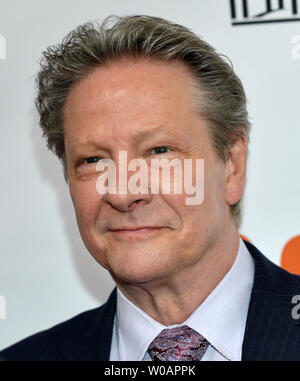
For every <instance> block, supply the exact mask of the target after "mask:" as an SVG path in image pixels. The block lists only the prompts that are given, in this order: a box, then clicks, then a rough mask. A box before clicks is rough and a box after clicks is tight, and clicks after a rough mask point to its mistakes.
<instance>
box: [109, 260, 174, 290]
mask: <svg viewBox="0 0 300 381" xmlns="http://www.w3.org/2000/svg"><path fill="white" fill-rule="evenodd" d="M148 258H149V255H148ZM139 259H141V258H139ZM166 268H168V269H170V268H171V266H164V264H163V263H162V261H161V260H160V261H158V260H155V259H153V260H152V261H151V262H150V261H149V260H147V261H141V260H134V258H132V259H131V260H127V261H126V260H125V261H124V260H123V261H121V262H120V263H117V264H114V263H111V264H110V270H109V272H110V274H111V276H112V278H113V279H114V280H115V282H116V283H122V284H141V283H148V282H154V281H157V280H159V279H161V278H164V277H166V276H168V273H169V271H170V270H169V271H166Z"/></svg>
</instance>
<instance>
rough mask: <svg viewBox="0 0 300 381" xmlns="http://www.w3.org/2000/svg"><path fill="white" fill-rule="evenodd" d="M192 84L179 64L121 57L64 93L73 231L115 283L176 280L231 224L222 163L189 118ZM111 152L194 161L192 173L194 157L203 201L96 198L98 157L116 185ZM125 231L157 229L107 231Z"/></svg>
mask: <svg viewBox="0 0 300 381" xmlns="http://www.w3.org/2000/svg"><path fill="white" fill-rule="evenodd" d="M191 80H192V77H191V74H190V73H189V72H188V71H187V69H186V68H185V67H184V66H183V65H182V64H180V63H174V62H173V63H164V62H160V61H151V60H139V61H137V62H133V61H126V60H123V61H120V62H118V63H112V64H109V65H107V66H105V67H102V68H97V69H96V70H94V71H93V72H92V73H90V74H89V75H88V76H87V77H85V78H84V79H83V80H81V81H80V82H78V83H77V84H76V85H75V86H74V87H73V88H72V90H71V92H70V94H69V96H68V99H67V102H66V107H65V110H64V128H65V148H66V159H67V167H68V175H69V187H70V194H71V197H72V200H73V203H74V207H75V211H76V217H77V222H78V226H79V230H80V233H81V236H82V239H83V241H84V243H85V245H86V247H87V249H88V250H89V251H90V253H91V254H92V255H93V256H94V257H95V259H96V260H97V261H98V262H99V263H100V264H101V265H102V266H104V267H105V268H107V269H108V270H109V271H110V272H111V274H112V276H113V277H114V279H119V280H122V281H123V282H124V281H125V282H129V283H143V282H149V281H155V280H161V279H167V278H170V277H171V276H175V275H176V273H177V272H180V271H182V270H183V269H184V268H187V267H192V266H194V265H195V264H196V263H198V261H199V260H200V259H201V258H202V256H203V255H206V253H207V252H209V250H210V249H211V248H212V247H213V246H214V245H215V244H216V242H217V241H218V240H219V239H220V237H221V236H222V234H223V233H224V231H225V226H226V224H230V223H232V221H231V219H230V213H229V205H228V203H227V202H226V191H227V190H226V180H225V168H226V166H225V164H224V162H223V161H222V160H221V159H220V158H219V157H218V155H217V154H216V153H215V150H214V148H213V146H212V144H211V139H210V136H209V131H208V126H207V123H206V122H205V121H204V120H201V119H200V118H199V116H198V115H197V113H196V112H195V97H194V90H193V88H192V86H191ZM159 147H164V148H163V149H160V148H159ZM155 148H156V149H155ZM119 151H126V152H127V160H128V162H129V161H130V160H132V159H135V158H142V159H144V160H147V162H149V163H150V160H151V159H153V158H157V159H162V158H166V159H169V160H171V159H175V158H177V159H179V160H181V161H182V163H183V160H184V159H193V166H194V168H195V160H196V159H204V201H203V202H202V204H200V205H186V204H185V199H186V197H187V196H188V197H190V196H191V195H187V194H186V193H184V192H183V193H182V194H172V193H171V194H151V193H150V192H149V193H148V194H136V195H134V194H131V193H130V192H128V193H127V194H110V193H107V194H105V195H100V194H99V193H98V192H97V189H96V182H97V179H98V177H99V172H97V171H96V164H97V160H99V158H110V159H112V160H114V162H115V163H116V169H117V179H118V169H119V167H118V159H119ZM88 158H91V159H89V160H87V159H88ZM133 173H134V172H128V179H129V178H130V176H132V175H133ZM171 181H172V177H171ZM150 182H151V181H150V179H149V189H150ZM193 184H195V170H194V172H193ZM117 185H118V181H117ZM171 189H172V188H171ZM126 227H127V228H128V227H131V228H134V227H156V229H148V230H143V231H141V230H140V231H131V232H128V231H127V232H126V231H124V230H123V231H114V230H118V229H122V228H123V229H124V228H126Z"/></svg>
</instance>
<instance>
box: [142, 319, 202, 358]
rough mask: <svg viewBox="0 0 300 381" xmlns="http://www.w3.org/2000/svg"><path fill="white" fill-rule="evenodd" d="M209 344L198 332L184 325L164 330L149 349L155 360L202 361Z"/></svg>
mask: <svg viewBox="0 0 300 381" xmlns="http://www.w3.org/2000/svg"><path fill="white" fill-rule="evenodd" d="M208 344H209V343H208V341H207V340H206V339H205V338H204V337H203V336H201V335H200V334H199V333H198V332H196V331H195V330H193V329H192V328H190V327H188V326H187V325H183V326H180V327H176V328H171V329H168V328H166V329H164V330H162V331H161V333H160V334H159V335H158V336H156V338H155V339H154V340H153V341H152V343H151V344H150V345H149V349H148V351H149V354H150V356H151V358H152V360H154V361H200V360H201V358H202V357H203V355H204V353H205V351H206V349H207V347H208Z"/></svg>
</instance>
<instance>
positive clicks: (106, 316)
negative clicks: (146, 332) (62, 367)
mask: <svg viewBox="0 0 300 381" xmlns="http://www.w3.org/2000/svg"><path fill="white" fill-rule="evenodd" d="M116 291H117V290H116V288H114V290H113V291H112V293H111V294H110V296H109V299H108V300H107V302H106V303H105V304H104V305H103V306H102V307H99V308H97V309H96V310H95V312H93V316H92V318H91V319H89V321H88V322H87V324H86V325H85V324H83V325H82V326H81V327H80V328H78V327H77V329H76V331H75V332H74V333H71V334H70V335H69V338H68V344H67V345H64V346H63V347H62V348H61V351H62V357H63V358H64V359H65V360H67V361H78V360H79V361H108V360H109V356H110V347H111V340H112V333H113V326H114V316H115V311H116V304H117V292H116Z"/></svg>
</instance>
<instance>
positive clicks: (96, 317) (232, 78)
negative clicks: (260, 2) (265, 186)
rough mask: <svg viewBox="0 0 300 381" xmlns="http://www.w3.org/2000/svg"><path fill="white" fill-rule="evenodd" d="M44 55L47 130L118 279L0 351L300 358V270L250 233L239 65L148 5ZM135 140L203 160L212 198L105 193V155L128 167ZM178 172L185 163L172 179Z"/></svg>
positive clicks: (87, 236)
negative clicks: (263, 249)
mask: <svg viewBox="0 0 300 381" xmlns="http://www.w3.org/2000/svg"><path fill="white" fill-rule="evenodd" d="M111 21H114V22H113V23H112V24H111ZM41 64H42V69H41V71H40V73H39V76H38V81H37V83H38V87H39V94H38V98H37V102H36V104H37V108H38V110H39V112H40V123H41V127H42V129H43V132H44V136H45V137H46V139H47V144H48V147H49V148H50V149H51V150H53V151H54V152H55V153H56V154H57V155H58V157H59V158H60V159H61V161H62V164H63V167H64V173H65V178H66V180H67V182H68V184H69V189H70V194H71V197H72V200H73V203H74V207H75V211H76V217H77V223H78V226H79V230H80V233H81V236H82V239H83V241H84V243H85V245H86V247H87V249H88V250H89V252H90V253H91V254H92V255H93V256H94V258H95V259H96V260H97V261H98V262H99V263H100V264H101V265H102V266H103V267H105V268H106V269H107V270H108V271H109V272H110V274H111V276H112V278H113V279H114V281H115V282H116V285H117V288H116V289H114V291H113V292H112V294H111V295H110V297H109V299H108V301H107V302H106V303H105V304H104V305H103V306H101V307H99V308H96V309H94V310H91V311H87V312H84V313H82V314H80V315H78V316H76V317H74V318H72V319H70V320H68V321H66V322H63V323H61V324H59V325H57V326H55V327H52V328H50V329H48V330H46V331H43V332H40V333H38V334H36V335H33V336H31V337H29V338H27V339H25V340H23V341H21V342H20V343H17V344H15V345H13V346H12V347H10V348H7V349H6V350H4V351H2V352H1V356H2V357H3V358H4V359H7V360H138V361H141V360H158V361H161V360H168V361H171V360H196V361H200V360H201V361H205V360H217V361H229V360H233V361H234V360H237V361H239V360H299V359H300V347H299V345H300V341H299V333H300V330H299V328H298V325H297V321H296V320H294V319H293V318H292V314H291V310H292V307H293V305H292V304H291V299H292V297H293V296H294V295H295V294H297V293H299V292H300V284H299V278H298V277H297V276H295V275H292V274H289V273H288V272H286V271H284V270H282V269H280V268H279V267H277V266H276V265H274V264H272V263H271V262H270V261H269V260H268V259H267V258H265V257H264V256H263V255H262V254H261V253H260V252H259V251H258V250H257V249H256V248H255V247H254V246H253V245H251V244H250V243H247V242H243V241H242V240H241V239H240V238H239V233H238V228H239V225H240V216H241V208H240V200H241V198H242V195H243V190H244V187H245V179H246V161H247V145H248V136H249V128H250V124H249V121H248V114H247V109H246V98H245V94H244V90H243V87H242V84H241V82H240V81H239V79H238V78H237V76H236V75H235V73H234V71H233V69H232V67H231V66H230V65H229V64H228V63H227V62H225V60H223V59H222V58H221V57H220V55H218V54H217V53H216V51H215V50H214V49H213V48H212V47H211V46H209V45H208V44H207V43H205V42H204V41H203V40H201V39H200V38H199V37H197V36H196V35H194V34H193V33H192V32H191V31H189V30H188V29H187V28H185V27H183V26H180V25H176V24H174V23H171V22H168V21H166V20H163V19H160V18H156V17H148V16H131V17H123V18H117V19H116V20H112V19H111V18H109V19H108V20H107V21H105V22H104V24H103V25H102V26H101V27H100V28H98V27H95V26H94V25H92V24H90V23H88V24H85V25H83V26H81V27H79V28H77V29H76V30H75V31H73V32H71V33H70V34H69V35H68V36H67V37H66V38H65V39H64V40H63V42H62V44H61V45H59V46H56V47H51V48H49V49H48V50H47V51H46V52H45V53H44V60H43V61H42V63H41ZM124 152H125V153H126V158H127V160H128V161H130V160H135V159H140V160H143V161H144V162H145V163H147V165H150V161H151V163H152V159H155V158H156V159H167V160H168V161H171V160H177V161H175V162H176V163H177V164H178V163H179V164H181V163H187V162H188V160H191V161H192V162H194V163H197V160H198V159H200V160H203V162H204V182H202V183H201V186H203V187H204V188H203V191H204V198H203V200H201V202H200V203H198V204H197V203H196V204H187V203H186V198H187V193H188V192H187V191H186V189H185V190H184V191H183V192H181V193H180V192H178V193H176V192H173V193H172V192H170V193H167V192H163V191H162V186H161V185H160V186H159V191H158V192H153V191H148V190H152V188H151V185H152V183H153V181H154V180H153V178H152V177H151V176H150V177H149V176H148V177H147V179H146V178H145V177H143V186H144V187H143V188H140V189H142V190H143V191H140V192H132V191H130V189H128V188H129V185H128V187H127V186H126V187H125V192H108V191H107V192H100V191H99V189H100V186H99V181H100V180H99V178H100V173H101V174H103V173H102V172H103V169H104V167H101V165H102V164H103V163H105V162H109V161H110V162H113V163H116V169H117V172H120V170H121V169H120V167H121V164H122V160H121V161H119V159H120V155H121V154H122V153H124ZM160 169H162V168H159V171H160ZM126 171H127V170H126ZM161 172H162V171H160V172H159V173H161ZM149 173H150V172H149V166H147V170H146V174H149ZM123 175H124V174H123ZM126 175H128V177H129V178H130V177H131V176H134V174H132V173H130V172H129V170H128V173H126ZM197 176H198V173H197V167H196V169H194V167H193V168H192V170H191V171H190V172H188V171H187V172H184V177H185V178H188V177H190V179H191V180H192V182H193V184H194V183H195V181H197ZM149 178H150V180H149ZM117 179H118V180H116V184H114V185H120V184H119V183H120V181H121V180H120V179H121V177H117ZM146 180H147V181H148V180H149V181H148V182H147V181H146ZM177 180H179V179H178V178H175V168H174V175H172V176H171V178H170V179H169V184H170V185H175V183H176V181H177ZM165 181H166V182H168V181H167V180H166V179H165ZM108 183H109V184H113V183H114V181H111V179H109V180H108ZM145 184H146V185H145ZM102 185H103V184H102ZM139 185H142V184H139ZM102 188H103V187H102ZM112 188H113V186H112ZM106 189H110V188H109V186H108V188H106ZM123 190H124V189H123Z"/></svg>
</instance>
